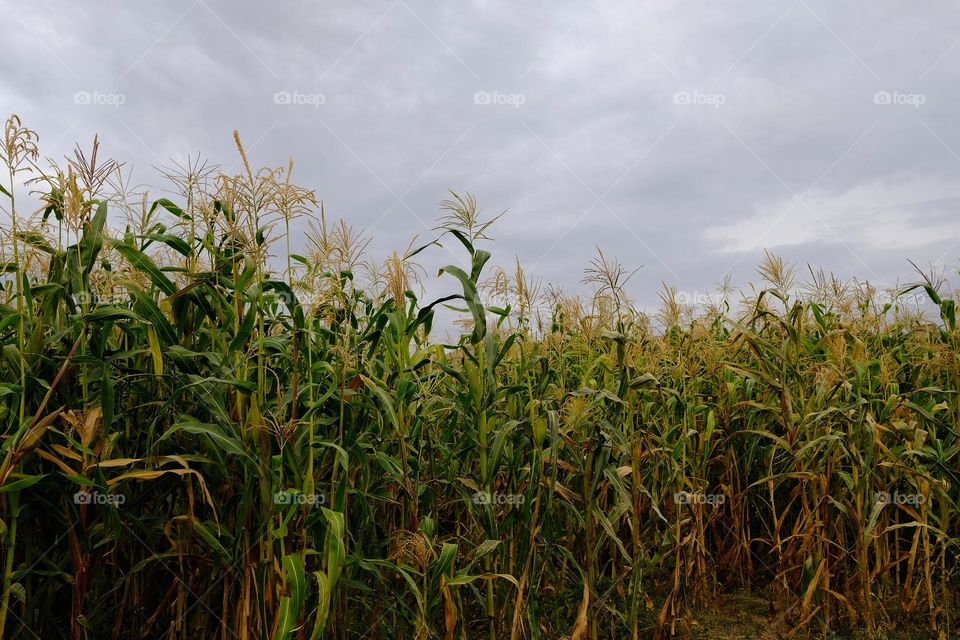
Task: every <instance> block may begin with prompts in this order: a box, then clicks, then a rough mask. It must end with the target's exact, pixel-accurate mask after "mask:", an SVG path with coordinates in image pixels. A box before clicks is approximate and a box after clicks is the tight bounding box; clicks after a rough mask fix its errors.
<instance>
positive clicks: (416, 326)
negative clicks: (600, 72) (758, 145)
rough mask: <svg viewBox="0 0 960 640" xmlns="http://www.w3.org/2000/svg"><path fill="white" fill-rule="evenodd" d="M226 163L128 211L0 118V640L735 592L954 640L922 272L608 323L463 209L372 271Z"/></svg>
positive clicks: (797, 623) (661, 609) (119, 168)
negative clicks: (431, 269)
mask: <svg viewBox="0 0 960 640" xmlns="http://www.w3.org/2000/svg"><path fill="white" fill-rule="evenodd" d="M236 143H237V150H238V154H239V155H238V162H237V165H236V166H238V167H240V170H239V172H237V173H229V172H225V171H223V170H222V169H221V168H220V167H217V166H214V165H211V164H207V163H203V162H201V161H199V160H198V161H196V162H194V161H193V160H191V161H190V162H189V163H187V164H186V165H185V166H175V167H173V168H171V169H169V170H165V171H164V173H165V174H166V180H167V182H166V184H164V185H163V186H162V189H163V192H164V193H166V194H167V195H168V196H169V197H152V196H148V195H147V194H146V192H144V191H142V190H140V189H138V188H135V187H134V186H132V185H131V184H130V181H129V177H128V176H129V174H128V173H127V172H126V171H125V170H124V167H123V165H121V164H119V163H117V162H115V161H113V160H106V159H104V158H102V157H99V156H98V145H97V143H96V141H95V142H94V145H93V147H92V148H88V149H86V150H81V149H80V148H79V147H78V148H77V151H76V152H75V154H74V155H73V156H71V157H68V158H66V159H64V160H62V161H51V160H47V159H44V158H43V157H42V156H41V155H40V153H39V150H38V147H37V144H38V139H37V135H36V134H35V133H34V132H33V131H31V130H30V129H28V128H26V127H25V126H23V125H22V124H21V122H20V120H19V119H18V118H17V117H15V116H14V117H11V118H10V119H9V120H8V121H7V123H6V127H5V130H4V138H3V147H2V149H0V153H2V155H3V161H4V166H5V167H6V170H7V171H6V175H5V176H4V178H5V180H4V182H5V184H4V185H2V186H0V201H2V209H3V222H4V225H5V228H4V235H3V240H2V254H0V265H2V270H3V274H4V275H3V280H2V282H3V291H2V299H0V345H2V358H0V428H2V430H3V440H2V443H3V444H2V446H3V452H2V459H3V461H2V465H0V518H2V522H0V567H2V582H3V586H2V599H0V630H2V631H0V633H2V636H3V637H5V638H42V639H44V640H47V639H50V638H72V639H81V638H84V639H86V638H90V639H99V638H167V639H171V640H173V639H179V638H184V639H187V638H190V639H194V638H210V639H222V640H227V639H231V638H239V639H242V640H247V639H254V638H272V639H274V640H285V639H288V638H289V639H297V640H301V639H310V640H316V639H318V638H329V639H347V638H384V639H392V638H416V639H429V638H437V639H440V638H442V639H443V640H459V639H468V638H470V639H472V638H487V639H489V640H495V639H503V640H506V639H509V640H519V639H525V640H526V639H529V640H541V639H543V640H551V639H556V638H570V639H572V640H586V639H590V640H594V639H596V638H634V639H636V638H673V637H691V636H693V635H694V634H695V633H696V628H695V627H696V625H695V621H696V620H698V619H699V617H700V616H702V615H703V612H704V611H709V610H710V607H711V606H714V604H713V603H714V602H715V601H716V599H717V598H718V597H720V596H721V595H722V594H727V593H735V592H748V593H752V594H755V595H756V597H757V599H759V600H760V601H762V602H763V603H764V611H763V614H764V615H765V616H767V620H768V624H769V626H770V629H771V630H776V631H775V632H776V633H777V634H778V636H776V637H791V636H795V637H809V636H817V637H827V636H829V635H830V634H833V633H840V634H847V633H867V634H872V635H867V636H865V637H876V638H881V637H884V635H883V634H884V633H887V632H890V631H892V630H896V629H897V628H903V627H904V626H905V625H909V626H910V627H911V628H915V629H917V634H919V635H917V636H915V637H931V638H953V637H957V634H958V633H960V615H958V613H960V604H958V599H957V592H958V569H960V566H958V536H960V524H958V509H957V505H958V499H960V489H958V486H960V478H958V470H960V456H958V453H960V438H958V430H960V398H958V395H957V391H958V389H960V355H958V353H960V331H958V329H957V322H956V313H955V306H956V305H955V302H956V297H955V294H953V293H951V292H948V291H945V287H944V286H943V285H942V283H940V282H938V281H937V280H936V278H931V277H928V278H924V277H922V274H920V275H918V276H917V278H915V280H916V284H910V285H906V286H904V287H901V288H900V289H899V290H898V291H896V292H895V295H894V296H892V297H889V298H884V296H883V292H881V291H877V290H875V289H873V288H872V287H871V286H869V285H867V284H865V283H860V282H856V281H851V282H845V281H840V280H838V279H837V278H835V277H832V276H831V275H829V274H824V273H822V272H819V271H812V270H811V271H810V273H809V274H808V275H807V276H805V277H804V278H800V277H799V276H798V271H797V270H795V269H794V268H793V267H791V266H790V265H789V264H786V263H785V262H784V261H783V260H781V259H779V258H777V257H775V256H774V255H772V254H768V255H767V257H766V258H765V259H764V260H763V262H762V264H761V265H760V268H759V269H758V272H757V282H758V284H757V285H755V286H754V287H752V288H750V290H749V291H750V293H749V294H748V295H747V294H742V295H741V294H737V296H734V295H733V294H732V292H730V291H727V292H726V293H722V294H721V295H719V296H718V297H717V299H716V300H714V301H712V303H711V304H708V305H701V306H698V307H696V308H694V307H691V306H690V305H686V304H684V303H682V302H681V301H680V300H679V299H678V296H677V293H676V291H675V290H673V289H671V288H669V287H665V288H664V289H663V293H662V295H661V297H662V305H661V308H660V310H659V311H658V312H656V313H645V312H643V311H641V310H638V309H637V308H635V307H634V305H633V304H632V303H631V301H630V300H629V298H628V296H627V294H626V290H625V285H626V283H627V281H628V280H629V278H630V277H631V276H633V275H634V274H633V273H632V272H631V271H630V270H629V269H628V268H627V267H625V266H622V265H621V264H620V263H619V262H618V261H616V260H614V259H612V258H610V257H608V256H605V255H604V254H603V253H599V254H598V256H597V258H596V259H595V260H594V261H593V262H592V263H590V264H589V265H587V268H586V272H585V274H584V279H583V282H582V283H574V284H577V285H579V286H581V287H582V288H583V289H585V290H589V291H590V292H591V294H589V295H585V294H584V295H569V294H565V293H564V292H563V291H562V290H561V289H559V288H555V287H547V286H543V285H541V284H539V283H538V282H535V281H534V280H533V279H532V278H530V277H529V276H528V275H526V274H525V273H524V270H523V268H522V266H521V265H519V264H517V265H515V266H513V267H511V268H509V269H505V268H498V267H495V266H493V263H491V262H490V258H491V253H490V252H489V251H488V249H490V248H491V247H492V245H493V242H492V238H493V236H494V235H495V231H496V226H495V224H494V222H495V220H496V218H495V217H493V218H487V217H484V215H483V214H482V213H481V211H480V209H479V207H478V205H477V202H476V201H475V200H474V198H473V197H472V196H468V195H457V194H453V195H451V196H450V199H449V200H446V201H444V202H442V203H441V205H440V213H439V217H438V221H437V228H436V237H434V238H428V239H425V240H423V241H422V242H420V243H416V242H415V243H413V244H411V246H410V247H409V248H408V249H407V250H406V251H405V252H403V253H394V254H393V255H392V256H391V257H389V258H388V259H386V260H377V259H375V258H373V257H371V256H370V255H369V251H368V246H367V238H366V237H365V236H364V234H362V233H360V232H358V231H357V230H355V229H353V228H351V227H349V226H348V225H346V224H345V223H340V222H331V221H329V220H328V218H327V215H326V212H325V211H324V209H323V207H322V204H321V203H320V201H319V199H318V197H317V195H316V194H315V193H314V192H313V191H311V190H310V189H307V188H304V187H301V186H298V185H297V184H296V183H294V182H293V178H292V172H293V163H292V162H291V163H290V164H289V165H287V166H284V167H280V168H275V167H270V168H266V169H261V170H257V169H255V168H254V167H253V166H252V165H251V163H250V160H249V159H248V158H247V155H246V153H245V152H244V149H243V146H242V144H241V142H240V138H239V136H237V137H236ZM38 198H39V199H40V201H41V202H42V205H41V206H40V208H39V209H36V207H35V203H36V201H37V199H38ZM304 230H306V233H304ZM441 245H442V247H441ZM297 251H300V253H297ZM450 251H454V252H455V253H456V255H458V256H460V259H459V260H454V259H453V257H452V256H451V255H450V253H449V252H450ZM427 252H433V255H434V256H435V257H436V256H439V257H441V258H442V257H443V256H448V257H450V260H451V262H453V263H454V264H450V265H449V266H446V267H444V268H443V269H440V271H439V273H425V272H424V270H423V268H421V267H420V266H418V264H417V259H418V258H420V259H423V257H424V256H426V255H428V253H427ZM634 277H642V271H641V272H639V273H638V275H635V276H634ZM427 279H430V280H431V281H433V282H435V283H437V284H439V285H440V286H442V287H444V288H445V290H447V291H448V293H447V294H446V295H444V296H442V297H440V298H439V299H437V300H421V299H420V298H421V297H422V294H421V293H420V292H421V291H422V290H423V284H424V282H426V280H427ZM921 297H922V298H923V299H924V300H925V302H924V304H922V305H919V306H918V305H917V304H915V303H914V302H915V301H916V300H918V299H920V298H921ZM911 301H914V302H911ZM451 309H452V310H453V311H452V312H451V311H450V310H451ZM441 311H442V313H445V314H448V315H449V314H451V313H452V314H453V315H455V317H456V318H457V321H456V324H455V325H453V326H454V327H455V329H454V330H453V332H455V333H457V334H458V335H457V336H456V337H453V338H449V339H448V338H447V337H446V336H445V335H444V332H443V331H441V330H440V329H439V328H438V326H439V325H438V326H436V327H435V326H434V325H435V321H436V322H439V320H437V318H439V317H440V316H441ZM450 333H451V330H447V334H448V335H449V334H450ZM772 637H773V636H772Z"/></svg>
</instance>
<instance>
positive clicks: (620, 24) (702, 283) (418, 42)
mask: <svg viewBox="0 0 960 640" xmlns="http://www.w3.org/2000/svg"><path fill="white" fill-rule="evenodd" d="M4 5H5V9H6V10H7V11H6V12H7V14H8V15H11V16H13V19H12V20H11V21H9V23H8V28H7V30H6V32H7V33H6V37H5V39H4V41H3V43H2V44H0V52H2V60H3V64H2V71H0V88H2V93H0V109H2V110H3V111H5V112H17V113H19V114H20V115H21V116H22V117H23V118H24V120H25V122H26V123H27V124H29V125H30V126H31V127H33V128H35V129H37V130H38V131H39V132H40V133H41V136H42V137H41V143H42V149H43V151H44V152H45V153H47V154H49V155H54V156H56V155H62V154H63V153H66V152H68V151H69V149H70V148H71V147H72V145H73V142H74V141H75V140H80V141H88V140H89V139H90V138H92V135H93V133H94V132H98V133H99V134H100V135H101V138H102V139H103V141H104V145H105V146H104V148H105V151H107V152H109V153H110V154H112V155H114V156H115V157H117V158H119V159H123V160H127V161H130V162H131V163H132V164H133V165H134V166H135V168H136V176H137V178H138V180H139V181H140V182H144V183H155V182H156V181H157V176H156V173H155V172H154V170H153V169H152V168H151V166H152V165H158V164H164V163H166V162H167V160H168V158H171V157H172V158H179V159H183V158H185V157H186V156H187V155H188V154H190V153H193V152H196V151H201V152H202V153H203V154H204V155H205V156H207V157H209V158H211V159H212V160H214V161H217V162H220V163H222V164H224V165H225V166H229V165H230V164H231V163H233V162H234V161H235V159H236V154H235V152H234V149H233V146H232V138H231V131H232V130H233V129H234V128H237V129H239V130H240V131H241V134H242V135H243V138H244V141H245V143H246V144H247V145H248V147H249V150H250V153H251V156H252V157H253V159H254V160H255V161H256V162H257V163H268V164H282V163H284V162H285V161H286V159H287V157H289V156H292V157H294V158H295V159H296V160H297V166H298V170H297V171H298V173H299V176H300V180H301V181H302V182H303V183H305V184H308V185H309V186H311V187H315V188H316V189H317V190H318V194H319V195H320V196H321V197H322V198H323V200H324V201H325V203H326V207H327V211H328V212H329V213H330V214H331V215H333V216H337V217H343V218H345V219H347V220H348V221H349V222H351V223H353V224H355V225H357V226H360V227H371V228H370V229H369V232H370V234H371V235H372V236H373V237H374V239H375V241H374V243H373V245H372V246H373V248H374V250H375V251H377V252H380V253H386V252H387V251H389V250H392V249H394V248H397V249H402V248H403V247H404V246H406V243H407V242H408V240H409V238H410V237H412V236H413V235H414V234H418V233H419V234H428V232H429V228H430V226H432V224H433V220H434V218H435V217H436V215H437V202H438V201H439V200H441V199H443V198H444V197H445V196H446V190H447V189H455V190H457V191H471V192H473V193H475V194H476V195H477V196H478V198H479V200H480V202H481V204H482V205H483V206H484V208H485V210H486V211H488V212H489V213H490V214H495V213H498V212H499V211H501V210H503V209H509V210H510V213H509V214H508V215H507V216H505V217H504V218H503V219H502V221H501V222H499V223H498V225H497V227H496V231H495V233H494V235H495V236H496V237H497V243H496V245H495V249H494V250H495V258H496V259H498V260H499V261H500V262H501V263H508V262H510V261H512V258H513V256H514V254H516V255H519V256H520V259H521V261H522V262H524V263H527V264H529V265H531V267H532V270H533V272H534V273H535V274H536V275H538V276H541V277H543V278H545V279H547V280H549V281H554V282H563V283H567V284H568V285H569V288H571V289H576V288H577V286H578V283H579V280H580V275H581V270H582V268H583V266H584V265H585V264H586V263H587V261H588V260H589V258H590V257H591V256H592V255H593V253H594V246H595V245H600V246H602V247H603V248H604V250H605V251H606V252H607V253H609V254H614V255H617V256H618V257H619V258H620V259H621V260H622V261H623V262H624V263H625V264H627V265H630V266H638V265H640V264H643V265H645V266H644V269H643V270H642V271H640V272H639V273H638V274H637V276H635V278H634V279H633V280H632V281H631V290H632V293H633V294H634V295H635V297H636V298H637V300H638V301H639V302H640V303H641V304H653V303H654V302H655V300H656V291H657V290H658V289H659V288H660V283H661V281H666V282H668V283H670V284H675V285H677V286H679V287H681V288H682V289H685V290H690V291H707V290H709V289H710V288H711V287H712V285H713V284H714V283H715V282H717V281H719V280H720V279H721V278H722V276H723V274H724V273H725V272H726V271H728V270H732V273H733V279H734V282H735V283H744V282H745V281H746V280H747V279H749V277H750V275H751V272H752V269H753V266H754V265H755V263H756V261H757V259H758V257H759V256H760V254H761V249H762V248H763V247H771V248H773V249H774V250H777V251H780V252H782V253H784V255H787V256H788V257H790V258H791V259H793V260H796V261H798V262H801V263H806V262H810V263H813V264H814V265H817V266H823V267H824V268H825V269H828V270H834V271H836V272H838V273H839V274H841V275H844V276H852V275H854V274H856V275H859V276H860V277H861V278H863V279H871V280H874V281H879V282H885V283H890V282H893V281H895V280H896V278H897V276H898V275H905V274H906V275H909V269H910V267H909V264H908V262H907V259H908V258H912V259H914V260H915V261H917V262H919V263H927V262H939V263H942V264H947V265H955V264H956V257H957V254H958V251H960V245H957V244H954V243H955V242H956V241H957V240H958V238H960V222H958V218H957V215H956V211H957V205H958V199H960V155H958V154H960V126H958V121H957V120H956V118H955V116H954V112H955V105H956V104H957V98H958V97H960V96H958V95H957V94H958V90H957V86H960V85H958V83H957V82H956V79H957V77H956V76H957V63H958V61H960V45H958V39H960V29H958V27H960V12H958V11H957V8H956V6H955V4H954V3H950V2H946V1H933V2H928V3H925V4H924V6H923V8H922V9H920V8H917V7H914V6H910V5H906V4H904V3H900V2H893V1H892V0H891V1H884V2H876V1H868V0H856V1H851V2H845V3H835V2H828V1H827V0H798V1H796V2H791V1H789V0H786V1H779V0H778V1H775V2H769V3H760V4H758V3H755V2H745V1H731V2H723V3H716V2H699V1H694V0H679V1H678V2H671V3H660V4H654V5H648V4H644V5H642V6H638V5H637V4H636V3H631V2H627V1H626V0H600V1H598V2H589V1H577V2H573V1H563V0H560V1H557V0H551V1H550V2H547V1H543V0H538V1H530V2H524V3H516V2H506V1H496V0H475V1H473V2H458V3H441V4H436V3H430V2H426V1H423V0H397V1H396V2H391V1H390V0H382V1H377V2H370V1H365V0H352V1H351V2H327V3H303V2H298V3H295V2H289V1H286V0H284V1H282V2H280V3H278V4H275V5H271V6H270V7H265V6H264V5H262V4H261V3H253V2H226V1H223V0H197V1H196V2H190V1H189V0H187V1H185V2H169V3H161V4H153V5H143V6H141V5H136V6H134V5H131V4H129V3H124V2H119V1H117V0H111V1H103V2H99V3H96V4H94V5H91V4H89V3H85V4H77V3H71V2H66V1H56V2H54V1H50V0H45V1H41V2H37V3H25V2H12V1H11V0H5V3H4ZM78 93H79V94H83V95H86V96H88V100H87V102H88V103H87V104H77V103H76V100H75V95H77V94H78ZM111 96H113V98H111ZM117 96H121V98H117ZM276 96H280V98H276ZM277 99H279V100H280V101H281V102H284V100H286V102H287V103H285V104H277V103H276V100H277ZM120 100H122V104H116V103H117V102H118V101H120ZM81 101H82V100H81ZM921 102H922V104H918V103H921ZM451 259H452V257H451V256H450V254H446V253H444V252H442V251H438V252H434V254H432V255H430V256H428V257H427V258H425V260H426V261H427V262H428V263H429V265H428V266H429V267H430V269H431V270H432V269H433V268H434V267H435V266H437V265H439V264H442V263H444V262H447V261H449V260H451ZM434 286H437V285H434Z"/></svg>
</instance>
